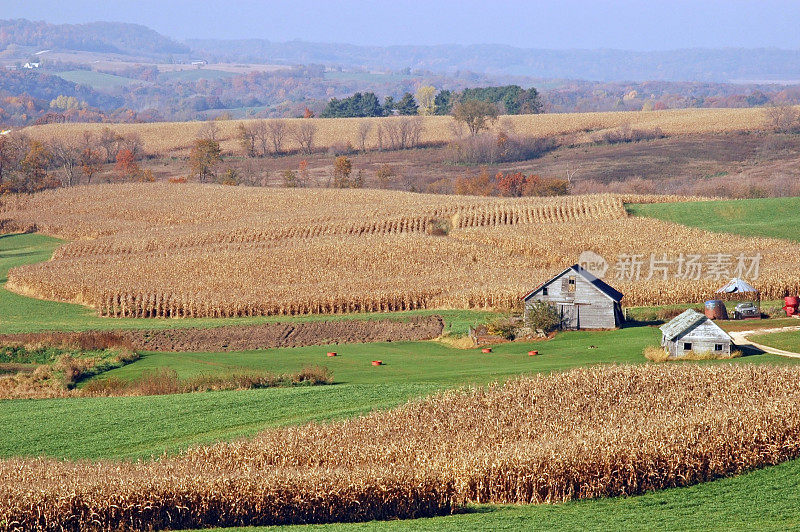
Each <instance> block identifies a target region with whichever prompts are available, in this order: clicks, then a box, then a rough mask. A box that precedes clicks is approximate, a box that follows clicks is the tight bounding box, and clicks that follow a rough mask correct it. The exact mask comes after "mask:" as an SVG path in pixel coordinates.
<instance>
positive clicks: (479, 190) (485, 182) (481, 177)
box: [453, 166, 495, 196]
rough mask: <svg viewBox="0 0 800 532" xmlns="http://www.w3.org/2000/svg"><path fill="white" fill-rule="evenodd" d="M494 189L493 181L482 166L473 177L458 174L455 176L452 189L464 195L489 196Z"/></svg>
mask: <svg viewBox="0 0 800 532" xmlns="http://www.w3.org/2000/svg"><path fill="white" fill-rule="evenodd" d="M494 190H495V182H494V181H493V180H492V178H491V176H490V175H489V170H488V169H487V168H486V167H485V166H484V167H483V168H481V172H480V174H478V175H477V176H475V177H469V176H460V177H458V178H456V182H455V184H454V186H453V191H454V192H455V193H456V194H461V195H465V196H491V195H492V194H493V193H494Z"/></svg>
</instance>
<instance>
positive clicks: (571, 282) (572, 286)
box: [569, 277, 575, 292]
mask: <svg viewBox="0 0 800 532" xmlns="http://www.w3.org/2000/svg"><path fill="white" fill-rule="evenodd" d="M569 291H570V292H574V291H575V278H574V277H570V278H569Z"/></svg>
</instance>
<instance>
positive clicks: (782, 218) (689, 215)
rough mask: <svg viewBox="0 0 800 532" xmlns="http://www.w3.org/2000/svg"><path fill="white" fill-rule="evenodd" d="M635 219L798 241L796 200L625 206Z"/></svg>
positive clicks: (798, 207) (799, 225)
mask: <svg viewBox="0 0 800 532" xmlns="http://www.w3.org/2000/svg"><path fill="white" fill-rule="evenodd" d="M627 207H628V211H629V212H630V213H631V214H634V215H636V216H647V217H650V218H658V219H659V220H666V221H668V222H675V223H679V224H683V225H688V226H692V227H699V228H701V229H706V230H708V231H716V232H721V233H733V234H737V235H744V236H766V237H772V238H785V239H787V240H793V241H795V242H800V198H759V199H746V200H721V201H706V202H684V203H658V204H656V203H653V204H648V205H641V204H637V205H628V206H627Z"/></svg>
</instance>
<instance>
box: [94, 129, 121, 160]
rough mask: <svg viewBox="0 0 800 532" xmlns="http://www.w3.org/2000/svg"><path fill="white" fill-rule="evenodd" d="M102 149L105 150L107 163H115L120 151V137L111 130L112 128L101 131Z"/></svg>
mask: <svg viewBox="0 0 800 532" xmlns="http://www.w3.org/2000/svg"><path fill="white" fill-rule="evenodd" d="M98 143H99V144H100V147H101V148H102V149H103V154H104V155H105V156H106V162H107V163H113V162H114V158H115V157H116V156H117V152H118V151H119V149H118V148H119V146H118V143H119V135H117V133H115V132H114V131H112V130H111V128H108V127H104V128H103V130H102V131H100V138H99V139H98Z"/></svg>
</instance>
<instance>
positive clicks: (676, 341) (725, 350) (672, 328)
mask: <svg viewBox="0 0 800 532" xmlns="http://www.w3.org/2000/svg"><path fill="white" fill-rule="evenodd" d="M661 333H662V335H661V347H663V348H664V349H665V350H666V351H667V353H668V354H669V357H670V358H681V357H683V356H685V355H686V353H688V352H689V351H694V352H696V353H715V354H718V355H720V356H727V355H730V354H731V344H732V343H733V342H732V340H731V337H730V336H729V335H728V333H726V332H725V331H723V330H722V329H721V328H720V327H719V325H717V324H716V323H714V322H713V321H711V320H710V319H708V318H707V317H706V316H704V315H703V314H700V313H699V312H697V311H695V310H692V309H688V310H685V311H684V312H682V313H681V314H679V315H677V316H675V318H673V319H672V320H671V321H670V322H669V323H665V324H664V325H662V326H661Z"/></svg>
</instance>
